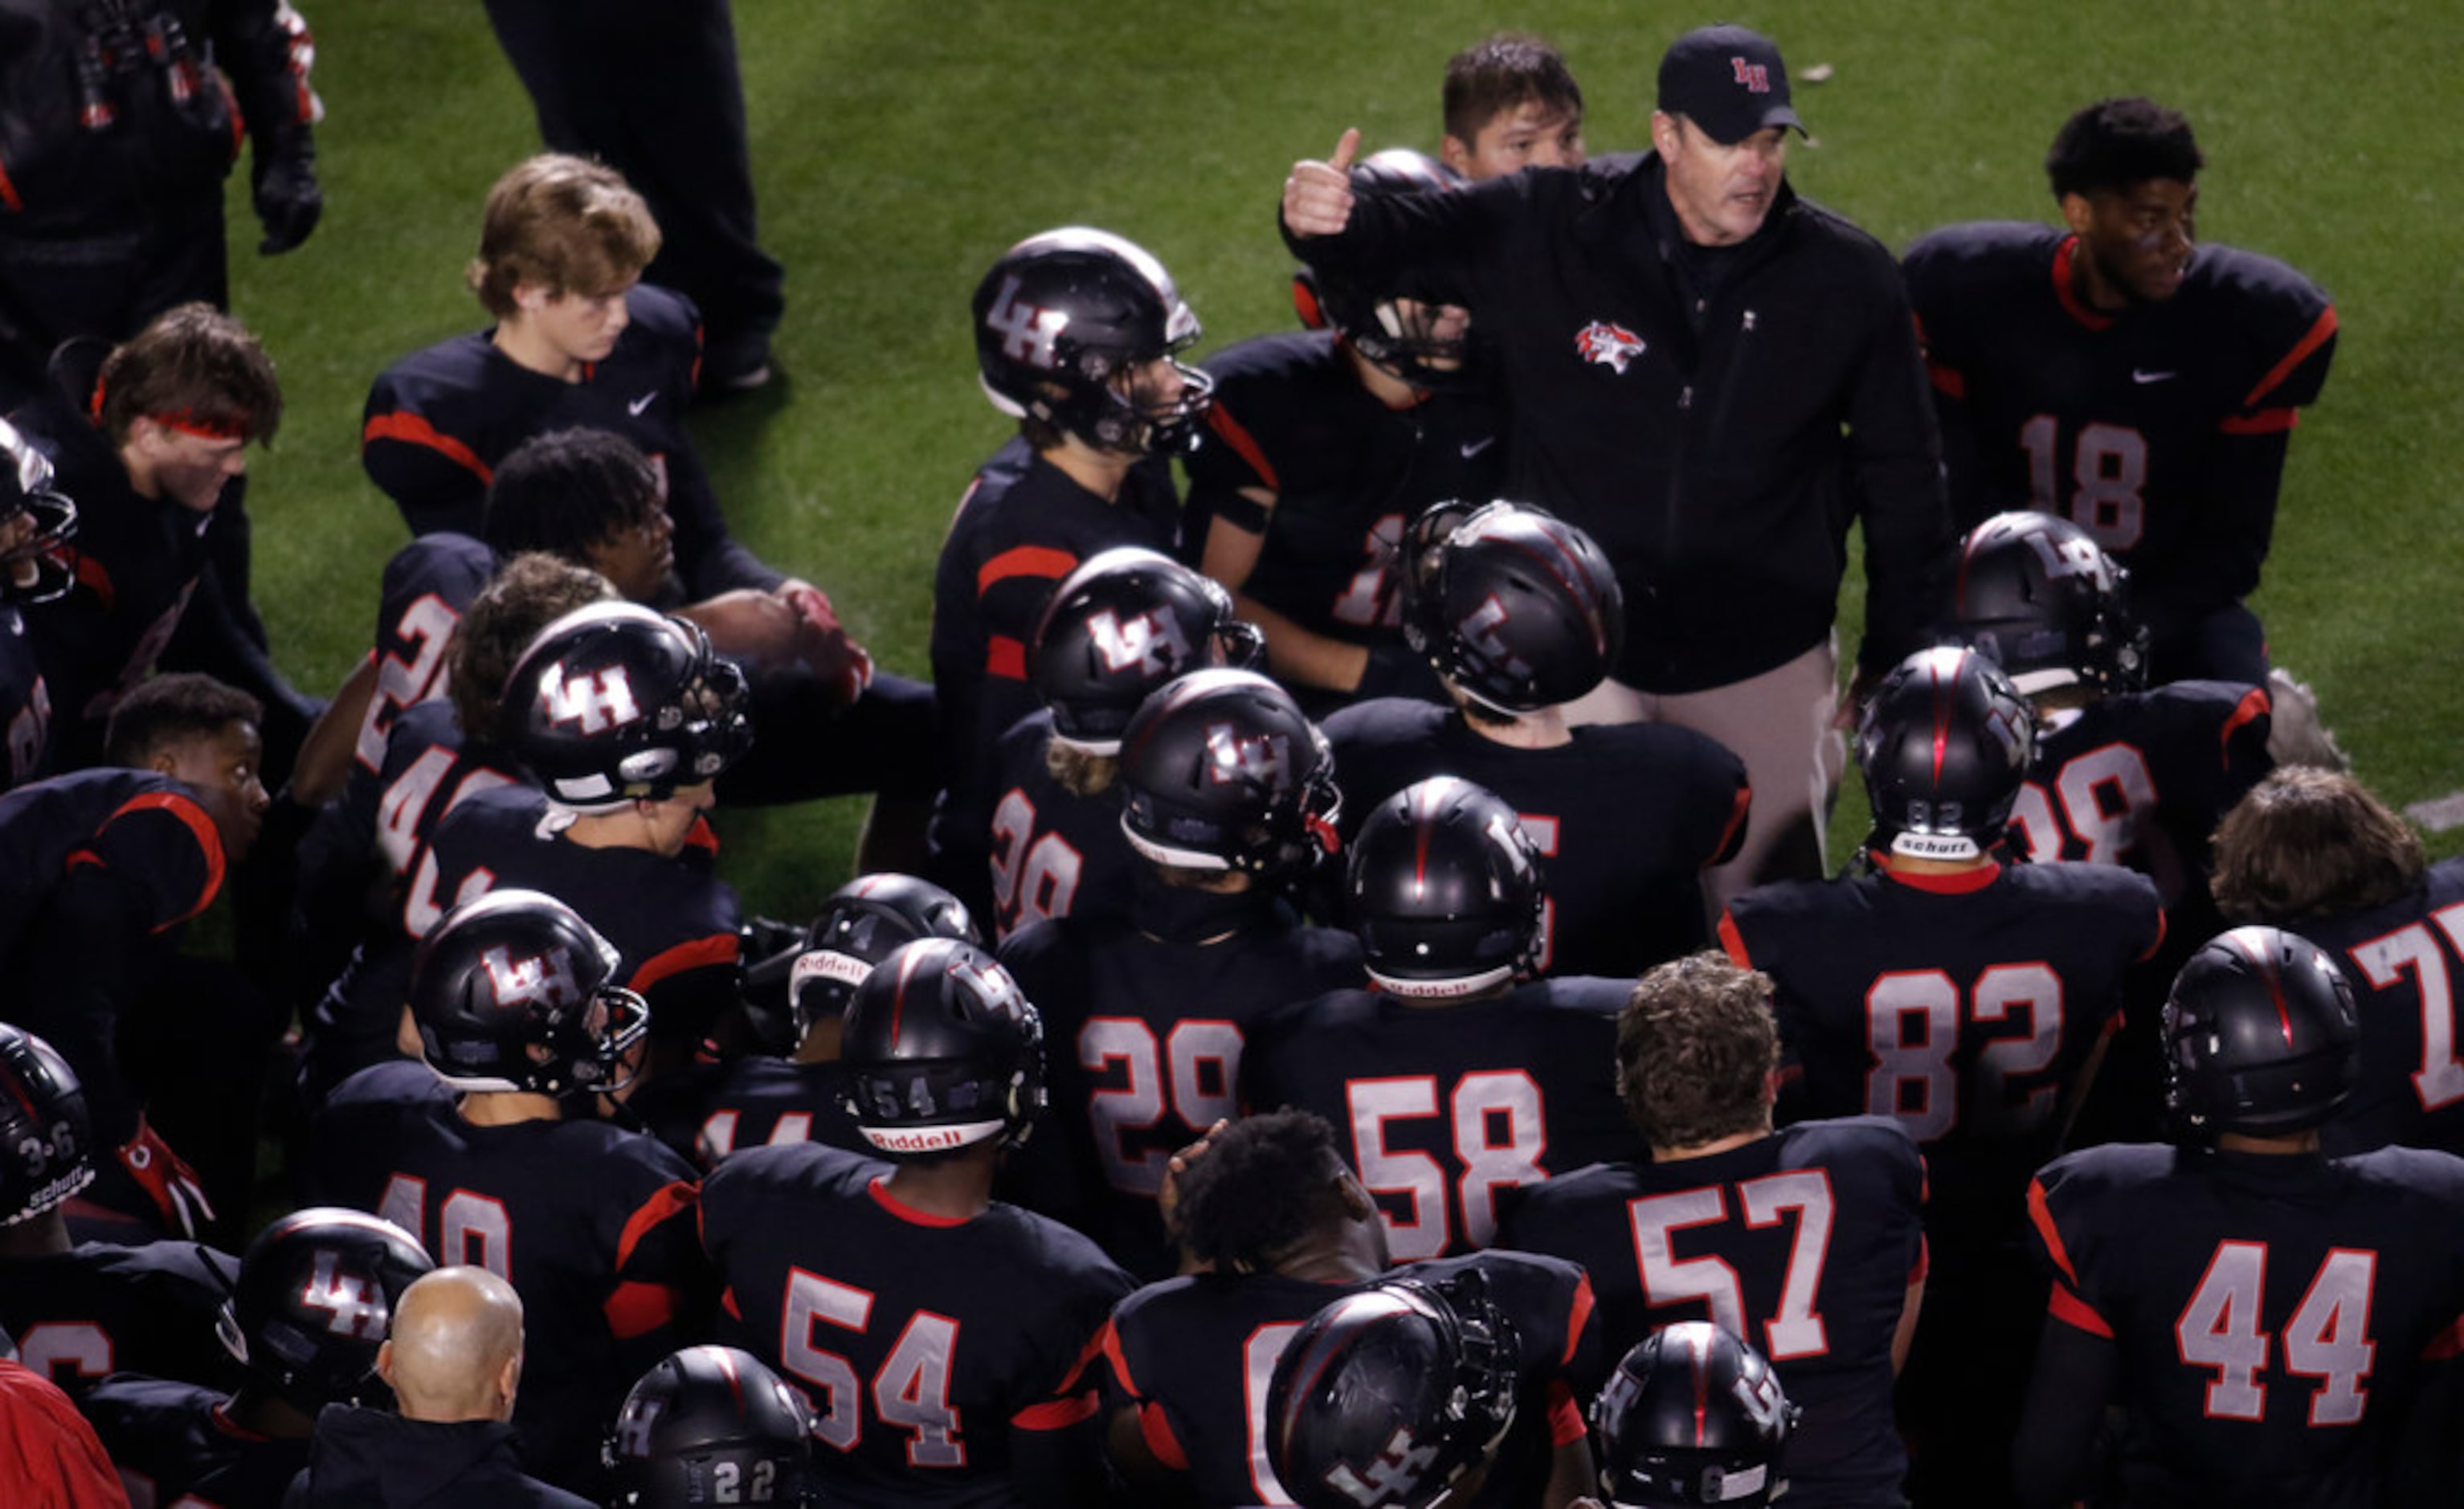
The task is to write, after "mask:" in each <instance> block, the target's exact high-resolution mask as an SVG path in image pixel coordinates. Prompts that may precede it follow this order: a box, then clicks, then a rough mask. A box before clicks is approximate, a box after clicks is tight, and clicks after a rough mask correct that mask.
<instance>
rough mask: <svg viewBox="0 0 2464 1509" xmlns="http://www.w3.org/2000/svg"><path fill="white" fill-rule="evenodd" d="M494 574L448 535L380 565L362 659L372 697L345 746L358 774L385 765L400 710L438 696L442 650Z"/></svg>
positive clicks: (425, 539) (470, 543) (463, 537)
mask: <svg viewBox="0 0 2464 1509" xmlns="http://www.w3.org/2000/svg"><path fill="white" fill-rule="evenodd" d="M495 570H496V558H495V555H494V554H492V553H491V552H490V551H489V549H488V547H487V546H486V545H484V544H480V543H479V542H478V541H477V540H475V539H473V538H472V537H471V536H470V535H467V534H456V533H453V532H452V531H450V530H448V531H444V532H441V533H437V534H430V535H422V536H420V537H419V538H418V539H416V540H413V541H412V542H411V543H410V544H407V545H404V546H403V547H402V548H401V549H399V550H397V551H395V552H394V553H393V559H392V560H390V561H387V562H386V563H385V583H384V586H383V588H381V590H380V594H379V597H378V601H377V623H376V635H375V638H374V640H373V641H372V642H373V644H374V646H375V648H374V649H372V650H371V651H370V652H369V658H370V659H371V660H373V661H374V662H375V663H376V668H377V684H376V690H375V691H374V693H372V694H371V695H370V696H369V698H368V710H367V712H366V713H365V714H364V715H363V717H362V718H361V719H360V733H359V740H358V742H357V743H356V744H355V745H354V746H353V749H354V753H355V755H356V757H357V759H358V762H359V765H360V766H361V767H362V768H363V769H367V770H375V769H378V768H379V767H381V766H383V765H384V764H385V731H386V730H387V729H389V728H391V727H392V726H393V721H394V720H395V719H396V718H398V717H400V716H401V715H402V712H403V710H404V709H405V708H407V707H409V706H411V705H412V704H413V703H416V702H424V701H426V700H427V699H429V698H431V697H442V696H444V695H445V671H446V656H445V649H446V644H447V642H448V641H449V640H451V638H452V637H453V626H454V625H455V624H458V623H460V622H461V621H462V610H464V609H466V608H469V607H470V606H471V600H472V599H473V598H474V597H476V596H478V595H479V589H480V588H483V587H486V586H487V585H488V579H489V578H490V577H491V576H494V575H495Z"/></svg>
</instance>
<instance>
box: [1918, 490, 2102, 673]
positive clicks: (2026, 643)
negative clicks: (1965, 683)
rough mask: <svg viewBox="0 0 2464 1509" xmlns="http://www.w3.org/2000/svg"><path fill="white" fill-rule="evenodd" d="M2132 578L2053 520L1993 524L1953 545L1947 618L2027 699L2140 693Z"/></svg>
mask: <svg viewBox="0 0 2464 1509" xmlns="http://www.w3.org/2000/svg"><path fill="white" fill-rule="evenodd" d="M2129 579H2130V574H2129V573H2128V572H2127V571H2125V570H2123V568H2122V567H2121V566H2118V565H2116V564H2115V563H2114V561H2113V559H2112V558H2111V557H2109V556H2107V555H2106V554H2105V553H2104V552H2103V551H2102V550H2101V549H2100V548H2098V546H2097V543H2096V540H2095V538H2094V537H2092V536H2091V535H2089V534H2088V532H2087V531H2086V530H2084V529H2081V528H2080V527H2079V525H2077V524H2075V523H2072V522H2071V521H2069V520H2067V519H2063V518H2061V517H2059V516H2058V515H2055V514H2038V513H2028V512H2019V513H2009V514H1995V515H1994V516H1993V517H1992V518H1991V519H1988V520H1987V521H1984V522H1983V523H1981V524H1978V525H1977V526H1976V527H1975V528H1974V529H1971V530H1969V533H1968V539H1967V540H1966V541H1965V542H1963V543H1962V544H1961V545H1960V551H1959V577H1958V581H1957V583H1956V585H1955V586H1954V587H1953V588H1952V591H1951V610H1950V611H1951V618H1952V621H1953V629H1954V631H1955V632H1957V633H1958V635H1959V637H1960V638H1962V639H1964V640H1966V641H1967V642H1968V643H1969V644H1971V645H1974V646H1975V647H1976V648H1977V649H1979V650H1982V651H1984V652H1985V653H1986V654H1987V655H1991V656H1992V657H1993V659H1994V662H1995V663H1996V664H1998V665H2000V666H2001V667H2002V669H2003V670H2004V671H2005V672H2007V673H2009V675H2010V677H2011V680H2012V682H2013V684H2014V685H2015V686H2017V687H2018V688H2019V690H2020V691H2022V692H2026V693H2028V694H2030V695H2032V696H2033V695H2035V693H2038V692H2045V691H2051V690H2052V689H2053V688H2055V687H2057V686H2071V685H2075V684H2079V683H2085V684H2086V685H2087V686H2089V687H2092V688H2093V689H2095V690H2096V691H2098V692H2100V693H2102V692H2135V691H2138V690H2139V689H2140V688H2141V687H2143V686H2145V684H2146V683H2147V631H2146V630H2145V628H2144V627H2142V626H2141V625H2140V624H2139V623H2138V622H2136V621H2135V620H2134V619H2133V618H2132V617H2131V615H2130V608H2129V597H2128V583H2129Z"/></svg>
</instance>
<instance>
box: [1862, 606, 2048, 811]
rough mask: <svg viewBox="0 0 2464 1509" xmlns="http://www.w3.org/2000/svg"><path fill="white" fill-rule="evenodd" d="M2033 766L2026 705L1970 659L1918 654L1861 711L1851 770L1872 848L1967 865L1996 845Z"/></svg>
mask: <svg viewBox="0 0 2464 1509" xmlns="http://www.w3.org/2000/svg"><path fill="white" fill-rule="evenodd" d="M2035 756H2036V718H2035V710H2034V709H2033V708H2032V707H2031V706H2030V705H2029V703H2028V699H2026V698H2025V697H2023V696H2021V695H2020V693H2019V689H2018V688H2017V687H2015V686H2013V685H2012V684H2011V678H2010V677H2007V676H2004V675H2003V674H2002V671H2001V669H2000V668H1999V667H1998V666H1996V665H1995V664H1994V663H1993V662H1992V661H1991V660H1990V659H1988V658H1986V656H1985V655H1982V654H1980V653H1979V652H1977V651H1974V650H1963V649H1959V648H1956V647H1952V646H1945V647H1942V648H1940V649H1934V650H1920V651H1918V652H1917V653H1916V654H1914V655H1910V656H1908V657H1907V658H1906V659H1904V660H1903V661H1901V662H1900V663H1899V664H1898V665H1895V666H1893V667H1892V668H1891V672H1890V674H1889V675H1888V676H1885V677H1882V681H1881V685H1880V686H1878V687H1876V688H1875V689H1874V695H1873V697H1872V698H1871V699H1868V700H1867V702H1866V703H1865V714H1864V718H1863V721H1861V722H1860V723H1859V725H1858V729H1857V763H1858V765H1859V766H1860V767H1861V768H1862V769H1863V770H1864V772H1865V800H1866V802H1867V804H1868V805H1870V806H1871V807H1872V808H1873V811H1874V832H1875V838H1876V841H1877V842H1878V843H1880V844H1881V845H1883V846H1884V847H1887V848H1888V849H1889V851H1890V852H1891V853H1892V854H1905V855H1907V856H1909V857H1911V858H1917V859H1973V858H1976V857H1977V856H1979V855H1981V854H1984V853H1985V852H1986V851H1987V850H1989V849H1991V848H1992V847H1993V846H1994V845H1995V844H1997V843H1999V842H2001V840H2002V836H2003V833H2004V832H2005V830H2007V829H2008V828H2009V827H2010V826H2011V807H2012V804H2013V802H2016V801H2017V800H2018V798H2019V788H2020V787H2021V786H2023V785H2025V784H2026V783H2027V779H2028V766H2029V764H2030V763H2031V762H2032V761H2034V760H2035Z"/></svg>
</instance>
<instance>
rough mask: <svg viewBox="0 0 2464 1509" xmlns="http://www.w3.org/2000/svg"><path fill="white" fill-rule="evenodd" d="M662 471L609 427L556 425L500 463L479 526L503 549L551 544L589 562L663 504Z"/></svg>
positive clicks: (554, 550)
mask: <svg viewBox="0 0 2464 1509" xmlns="http://www.w3.org/2000/svg"><path fill="white" fill-rule="evenodd" d="M658 501H659V477H658V474H657V473H655V472H653V471H651V470H650V463H649V460H648V459H647V458H646V457H644V456H643V455H642V453H641V451H640V450H639V449H637V448H636V447H635V446H634V444H633V442H632V441H630V440H627V439H626V438H625V437H624V436H623V435H620V434H613V433H609V432H607V431H605V430H551V431H549V432H547V433H545V434H538V435H533V436H532V437H531V438H529V439H527V440H525V441H523V442H522V443H521V444H520V445H519V446H517V447H516V448H515V449H514V453H513V455H508V456H506V457H505V458H504V460H503V461H501V462H499V463H498V464H497V467H496V476H495V480H493V481H491V482H490V483H489V484H488V511H487V514H486V515H485V517H484V519H483V521H482V522H481V523H480V525H479V530H480V534H481V536H482V537H483V538H484V539H485V540H486V541H487V543H488V548H489V549H491V550H494V551H495V552H496V554H497V555H499V556H510V555H517V554H519V553H521V552H522V551H525V550H544V551H547V552H548V553H550V554H551V555H561V556H562V557H564V558H565V559H566V560H568V561H572V562H575V563H577V564H587V557H588V554H589V552H590V551H591V550H593V549H595V548H597V547H598V546H600V545H603V544H606V543H607V542H608V541H609V540H610V539H612V538H614V536H615V535H616V534H617V532H618V531H619V530H623V529H631V528H639V527H640V526H641V525H643V524H644V523H646V522H648V521H649V517H650V513H651V511H652V510H653V509H654V508H656V507H657V506H658Z"/></svg>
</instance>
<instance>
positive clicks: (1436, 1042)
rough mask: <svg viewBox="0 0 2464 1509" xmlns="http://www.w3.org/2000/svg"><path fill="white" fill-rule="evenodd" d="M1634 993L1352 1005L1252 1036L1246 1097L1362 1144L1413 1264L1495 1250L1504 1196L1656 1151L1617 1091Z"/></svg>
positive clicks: (1392, 1243)
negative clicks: (1621, 1019)
mask: <svg viewBox="0 0 2464 1509" xmlns="http://www.w3.org/2000/svg"><path fill="white" fill-rule="evenodd" d="M1632 988H1633V987H1632V985H1631V983H1630V982H1626V981H1620V980H1594V979H1580V978H1559V979H1554V980H1537V981H1533V982H1531V983H1529V984H1528V985H1522V986H1518V987H1516V988H1513V989H1511V990H1508V991H1507V993H1505V994H1504V995H1496V996H1489V997H1486V998H1484V999H1481V1000H1475V1001H1460V1002H1455V1003H1452V1004H1447V1005H1437V1004H1430V1005H1415V1004H1411V1003H1407V1002H1405V1001H1403V1000H1400V999H1398V998H1397V997H1395V996H1391V995H1386V994H1383V993H1379V992H1375V991H1369V990H1338V991H1336V992H1334V993H1333V994H1331V995H1328V996H1323V997H1321V998H1319V999H1317V1000H1315V1001H1309V1002H1304V1003H1302V1004H1301V1005H1300V1006H1298V1007H1296V1008H1293V1009H1290V1010H1284V1011H1281V1012H1278V1013H1276V1014H1275V1015H1273V1016H1271V1017H1268V1018H1267V1019H1266V1020H1265V1021H1263V1022H1261V1023H1260V1024H1259V1025H1258V1026H1257V1028H1256V1029H1255V1030H1254V1031H1252V1032H1250V1033H1249V1041H1248V1051H1247V1053H1246V1054H1243V1057H1242V1061H1241V1098H1242V1101H1243V1104H1244V1105H1245V1106H1247V1107H1248V1108H1249V1109H1251V1110H1258V1111H1265V1110H1271V1109H1273V1108H1275V1107H1277V1106H1287V1105H1288V1106H1297V1107H1299V1108H1300V1109H1302V1110H1305V1111H1314V1112H1315V1113H1317V1114H1318V1115H1319V1116H1322V1117H1324V1118H1326V1119H1327V1121H1330V1122H1331V1123H1333V1124H1334V1126H1335V1127H1337V1128H1338V1129H1339V1130H1341V1131H1343V1132H1345V1133H1347V1134H1348V1137H1347V1143H1348V1148H1349V1151H1350V1153H1351V1157H1352V1165H1353V1168H1355V1169H1356V1170H1358V1171H1359V1174H1360V1182H1361V1184H1362V1185H1363V1186H1364V1187H1367V1188H1368V1190H1369V1192H1370V1193H1371V1194H1373V1195H1375V1197H1376V1200H1377V1206H1378V1209H1379V1212H1380V1213H1381V1214H1382V1215H1383V1216H1384V1218H1385V1221H1386V1234H1387V1243H1388V1246H1389V1248H1390V1249H1391V1250H1392V1251H1393V1253H1394V1254H1395V1258H1396V1260H1397V1261H1398V1262H1402V1261H1409V1260H1412V1259H1416V1258H1423V1257H1445V1256H1451V1255H1454V1254H1462V1253H1467V1252H1470V1251H1471V1250H1472V1249H1474V1248H1478V1247H1486V1246H1487V1245H1489V1242H1490V1239H1491V1238H1492V1237H1493V1236H1494V1235H1495V1233H1496V1231H1497V1202H1498V1198H1499V1196H1500V1194H1501V1193H1502V1192H1503V1191H1505V1190H1507V1189H1510V1188H1513V1187H1516V1186H1518V1185H1529V1184H1538V1183H1539V1182H1540V1181H1541V1180H1543V1179H1546V1178H1548V1177H1549V1176H1550V1175H1551V1174H1559V1173H1565V1172H1567V1171H1568V1170H1570V1169H1575V1168H1580V1167H1582V1166H1583V1165H1585V1164H1591V1163H1598V1162H1600V1161H1601V1160H1603V1159H1610V1158H1632V1157H1637V1156H1639V1154H1640V1152H1641V1150H1642V1143H1641V1139H1640V1136H1639V1134H1638V1133H1637V1132H1636V1131H1635V1129H1634V1124H1633V1122H1631V1121H1628V1120H1627V1118H1626V1113H1625V1106H1624V1103H1623V1102H1622V1101H1620V1100H1619V1099H1618V1098H1617V1011H1618V1010H1619V1009H1620V1008H1622V1007H1623V1006H1624V1005H1625V999H1626V996H1627V994H1628V992H1629V991H1630V990H1631V989H1632Z"/></svg>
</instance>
